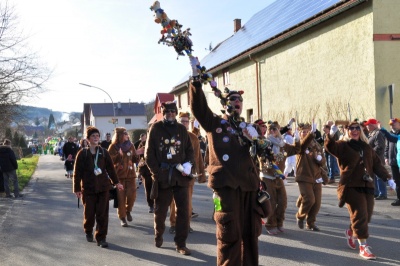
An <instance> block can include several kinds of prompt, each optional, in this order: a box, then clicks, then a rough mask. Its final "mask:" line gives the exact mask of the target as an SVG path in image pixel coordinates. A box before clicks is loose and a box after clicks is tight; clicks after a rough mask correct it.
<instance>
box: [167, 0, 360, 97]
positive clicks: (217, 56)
mask: <svg viewBox="0 0 400 266" xmlns="http://www.w3.org/2000/svg"><path fill="white" fill-rule="evenodd" d="M347 2H364V1H360V0H359V1H356V0H323V1H304V0H276V1H275V2H273V3H272V4H270V5H269V6H267V7H265V8H264V9H262V10H261V11H259V12H258V13H256V14H254V15H253V16H252V17H251V18H250V19H249V21H248V22H247V23H246V24H244V25H243V26H242V28H240V29H239V30H238V31H237V32H236V33H234V34H233V35H232V36H230V37H229V38H227V39H226V40H224V41H222V42H221V43H219V44H218V45H216V47H215V48H214V49H213V50H212V51H211V52H210V53H209V54H208V55H206V56H205V57H204V58H203V59H202V60H201V65H202V66H205V67H206V68H207V69H212V68H214V67H216V66H218V65H221V64H223V63H224V62H227V61H229V60H231V59H233V58H235V57H237V56H239V55H240V54H243V53H245V52H247V51H249V50H252V49H254V48H256V47H257V46H259V45H261V44H263V43H266V42H268V41H270V40H273V39H275V38H277V37H278V36H280V35H282V34H284V33H286V32H288V31H291V30H293V29H295V28H297V27H300V25H303V24H304V23H305V22H307V21H309V20H310V19H314V18H317V17H318V16H320V15H322V14H324V13H326V12H328V11H330V10H331V9H334V8H336V7H337V6H340V5H343V4H345V3H347ZM344 10H345V9H342V11H344ZM293 35H294V34H293ZM189 76H190V72H188V74H186V75H185V76H184V77H183V78H182V79H181V80H180V81H179V83H178V84H177V86H178V85H181V84H182V83H184V82H186V81H187V80H188V77H189ZM175 89H176V87H175ZM172 91H174V90H172Z"/></svg>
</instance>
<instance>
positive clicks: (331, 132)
mask: <svg viewBox="0 0 400 266" xmlns="http://www.w3.org/2000/svg"><path fill="white" fill-rule="evenodd" d="M337 131H338V127H337V126H336V125H335V124H333V125H332V126H331V130H330V131H329V135H330V136H331V137H333V136H335V134H336V132H337Z"/></svg>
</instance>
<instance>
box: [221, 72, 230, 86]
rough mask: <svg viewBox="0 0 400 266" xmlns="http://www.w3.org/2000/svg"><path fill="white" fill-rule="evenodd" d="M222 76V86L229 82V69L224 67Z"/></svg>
mask: <svg viewBox="0 0 400 266" xmlns="http://www.w3.org/2000/svg"><path fill="white" fill-rule="evenodd" d="M222 74H223V77H224V86H226V85H229V84H231V82H230V80H229V70H228V69H225V70H224V71H223V72H222Z"/></svg>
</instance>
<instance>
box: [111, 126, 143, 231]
mask: <svg viewBox="0 0 400 266" xmlns="http://www.w3.org/2000/svg"><path fill="white" fill-rule="evenodd" d="M143 151H144V149H143V148H142V149H141V150H136V149H135V147H134V146H133V143H132V142H131V141H130V139H129V134H128V132H127V131H126V129H125V128H124V127H117V128H116V129H115V132H114V135H113V138H112V141H111V145H110V146H109V147H108V152H109V153H110V156H111V159H112V160H113V162H114V168H115V171H116V172H117V176H118V180H119V182H120V183H121V184H122V185H123V186H124V188H125V189H124V190H123V191H118V209H117V214H118V218H119V219H120V222H121V226H122V227H127V226H128V223H127V220H128V222H132V215H131V211H132V208H133V205H134V203H135V200H136V172H135V167H134V164H135V163H136V162H138V161H139V155H140V154H143Z"/></svg>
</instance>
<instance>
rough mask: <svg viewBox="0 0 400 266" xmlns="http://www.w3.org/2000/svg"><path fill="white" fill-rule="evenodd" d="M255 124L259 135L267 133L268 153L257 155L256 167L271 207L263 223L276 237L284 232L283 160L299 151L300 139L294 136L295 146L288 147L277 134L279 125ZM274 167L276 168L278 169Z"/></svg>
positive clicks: (259, 121)
mask: <svg viewBox="0 0 400 266" xmlns="http://www.w3.org/2000/svg"><path fill="white" fill-rule="evenodd" d="M255 124H256V125H258V127H259V128H260V132H259V133H261V134H260V135H262V136H264V135H265V133H267V132H268V133H267V137H264V138H265V140H266V141H267V142H268V149H266V150H267V151H269V152H268V153H262V154H261V155H258V165H259V169H260V178H261V179H262V180H263V181H264V182H265V184H266V185H267V192H268V194H269V195H270V203H271V207H272V210H271V214H270V215H269V216H268V218H267V221H266V223H265V228H266V229H267V233H268V234H270V235H276V234H278V233H283V232H284V228H283V221H284V220H285V211H286V208H287V195H286V188H285V184H284V182H283V180H284V179H285V176H284V175H283V174H282V172H283V170H284V168H285V159H286V157H287V156H291V155H295V154H296V153H298V152H299V151H300V139H299V137H298V134H296V137H295V145H290V144H287V143H285V141H284V139H283V137H282V135H281V133H280V132H279V124H278V123H277V122H273V123H270V124H268V127H267V126H266V125H265V122H264V121H263V120H262V119H258V120H256V121H255ZM267 130H268V131H267ZM273 164H274V165H273ZM274 167H278V169H276V168H274ZM277 170H278V171H277Z"/></svg>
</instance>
